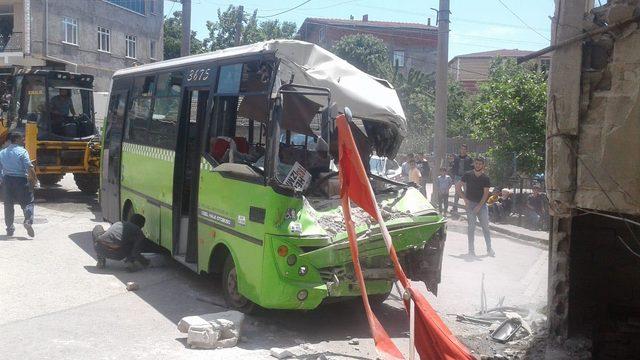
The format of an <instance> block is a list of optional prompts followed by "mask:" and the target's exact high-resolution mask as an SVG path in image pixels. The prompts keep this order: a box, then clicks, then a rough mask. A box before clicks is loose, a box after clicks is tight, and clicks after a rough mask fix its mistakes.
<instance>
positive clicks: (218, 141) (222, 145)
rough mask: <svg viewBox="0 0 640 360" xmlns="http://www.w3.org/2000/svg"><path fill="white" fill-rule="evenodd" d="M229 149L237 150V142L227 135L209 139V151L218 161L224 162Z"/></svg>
mask: <svg viewBox="0 0 640 360" xmlns="http://www.w3.org/2000/svg"><path fill="white" fill-rule="evenodd" d="M227 150H235V151H237V148H236V142H235V141H234V140H233V139H232V138H230V137H227V136H218V137H215V138H211V140H209V153H210V154H211V156H213V158H214V159H216V161H218V162H222V161H223V159H224V155H225V154H226V153H227Z"/></svg>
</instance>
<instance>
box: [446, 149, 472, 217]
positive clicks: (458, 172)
mask: <svg viewBox="0 0 640 360" xmlns="http://www.w3.org/2000/svg"><path fill="white" fill-rule="evenodd" d="M468 150H469V149H468V147H467V144H462V145H460V155H454V157H453V165H451V171H450V172H449V174H450V175H451V177H452V178H453V182H454V183H455V184H457V183H458V182H459V181H460V180H461V179H462V176H464V174H465V173H467V172H469V171H471V170H473V159H472V158H471V157H470V156H469V155H467V151H468ZM459 198H460V197H459V195H458V192H457V191H456V193H455V195H454V196H453V209H452V210H451V213H452V215H455V214H457V213H458V199H459Z"/></svg>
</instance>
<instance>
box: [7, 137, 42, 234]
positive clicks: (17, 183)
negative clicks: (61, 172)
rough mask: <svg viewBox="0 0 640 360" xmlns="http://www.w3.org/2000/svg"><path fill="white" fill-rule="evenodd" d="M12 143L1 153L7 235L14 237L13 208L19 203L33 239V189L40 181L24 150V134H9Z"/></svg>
mask: <svg viewBox="0 0 640 360" xmlns="http://www.w3.org/2000/svg"><path fill="white" fill-rule="evenodd" d="M9 142H10V143H11V144H10V145H9V146H7V147H6V148H5V149H3V150H2V151H0V169H2V182H3V184H4V222H5V224H6V225H7V235H8V236H13V232H14V231H15V227H14V226H13V216H14V212H13V206H14V205H15V204H16V203H17V204H20V206H21V207H22V212H23V213H24V223H23V225H24V228H25V229H26V230H27V234H29V236H31V237H33V236H34V235H35V234H34V232H33V226H32V225H33V202H34V198H33V187H34V186H35V184H36V182H37V181H38V180H37V178H36V172H35V170H34V169H33V165H32V164H31V160H29V153H28V152H27V149H25V148H24V138H23V137H22V134H20V133H16V132H12V133H11V134H9Z"/></svg>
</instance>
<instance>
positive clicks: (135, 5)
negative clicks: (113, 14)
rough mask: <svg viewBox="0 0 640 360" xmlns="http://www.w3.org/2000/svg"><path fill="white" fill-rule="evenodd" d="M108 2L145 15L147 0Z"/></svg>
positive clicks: (109, 0)
mask: <svg viewBox="0 0 640 360" xmlns="http://www.w3.org/2000/svg"><path fill="white" fill-rule="evenodd" d="M107 1H108V2H110V3H112V4H114V5H117V6H120V7H123V8H125V9H128V10H131V11H133V12H136V13H138V14H141V15H144V3H145V0H107Z"/></svg>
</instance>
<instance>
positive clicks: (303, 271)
mask: <svg viewBox="0 0 640 360" xmlns="http://www.w3.org/2000/svg"><path fill="white" fill-rule="evenodd" d="M298 275H300V276H305V275H307V267H306V266H300V268H299V269H298Z"/></svg>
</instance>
